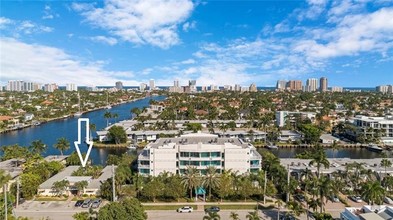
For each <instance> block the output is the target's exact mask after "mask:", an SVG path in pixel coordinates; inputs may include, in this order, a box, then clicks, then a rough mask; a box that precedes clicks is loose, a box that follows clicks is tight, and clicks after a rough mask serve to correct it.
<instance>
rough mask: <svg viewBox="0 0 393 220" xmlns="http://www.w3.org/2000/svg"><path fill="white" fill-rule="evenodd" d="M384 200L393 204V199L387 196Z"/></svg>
mask: <svg viewBox="0 0 393 220" xmlns="http://www.w3.org/2000/svg"><path fill="white" fill-rule="evenodd" d="M383 202H384V203H386V204H393V200H392V199H391V198H389V197H387V196H386V197H385V198H384V199H383Z"/></svg>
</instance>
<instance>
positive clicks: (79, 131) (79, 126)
mask: <svg viewBox="0 0 393 220" xmlns="http://www.w3.org/2000/svg"><path fill="white" fill-rule="evenodd" d="M82 122H85V123H86V144H87V145H89V149H87V153H86V158H85V159H83V156H82V154H81V151H80V149H79V145H80V144H81V140H82V137H81V136H82V132H81V128H82ZM89 130H90V127H89V119H88V118H79V119H78V141H74V145H75V148H76V152H78V156H79V159H80V160H81V164H82V167H85V166H86V163H87V160H88V159H89V155H90V151H91V148H92V147H93V141H90V140H89V134H90V132H89Z"/></svg>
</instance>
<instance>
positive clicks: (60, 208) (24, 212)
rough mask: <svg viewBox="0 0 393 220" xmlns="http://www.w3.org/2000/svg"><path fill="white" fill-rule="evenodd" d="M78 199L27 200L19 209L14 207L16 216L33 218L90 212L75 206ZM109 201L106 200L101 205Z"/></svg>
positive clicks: (61, 216) (64, 216)
mask: <svg viewBox="0 0 393 220" xmlns="http://www.w3.org/2000/svg"><path fill="white" fill-rule="evenodd" d="M75 203H76V201H46V202H41V201H26V202H24V203H23V204H21V205H20V206H19V207H18V208H17V209H14V213H15V215H16V216H24V217H31V218H33V219H41V218H47V217H49V218H50V219H56V220H57V219H59V220H66V219H72V215H73V214H74V213H77V212H88V211H89V209H88V208H82V207H75ZM106 203H107V202H106V201H104V202H103V203H102V204H101V206H104V205H105V204H106Z"/></svg>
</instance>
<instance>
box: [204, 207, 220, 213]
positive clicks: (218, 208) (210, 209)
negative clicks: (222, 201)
mask: <svg viewBox="0 0 393 220" xmlns="http://www.w3.org/2000/svg"><path fill="white" fill-rule="evenodd" d="M219 211H220V207H218V206H210V207H209V208H206V209H205V212H219Z"/></svg>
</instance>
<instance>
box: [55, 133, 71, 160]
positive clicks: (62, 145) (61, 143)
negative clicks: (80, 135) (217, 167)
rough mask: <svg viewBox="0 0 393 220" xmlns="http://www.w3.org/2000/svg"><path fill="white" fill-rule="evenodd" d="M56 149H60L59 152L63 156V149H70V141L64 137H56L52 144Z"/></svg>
mask: <svg viewBox="0 0 393 220" xmlns="http://www.w3.org/2000/svg"><path fill="white" fill-rule="evenodd" d="M53 146H54V147H55V148H56V149H57V150H59V151H60V154H61V155H62V156H63V151H65V150H68V149H70V142H68V140H67V139H66V138H65V137H62V138H59V139H57V142H56V144H55V145H53Z"/></svg>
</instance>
